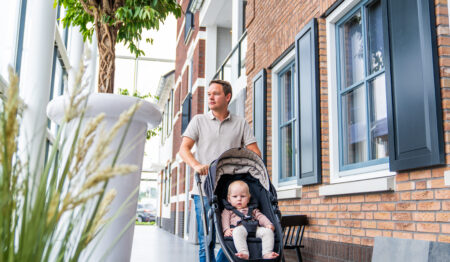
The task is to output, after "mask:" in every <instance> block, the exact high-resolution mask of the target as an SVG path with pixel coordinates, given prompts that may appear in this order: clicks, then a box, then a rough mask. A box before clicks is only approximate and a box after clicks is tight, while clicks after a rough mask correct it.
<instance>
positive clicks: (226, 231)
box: [223, 228, 233, 237]
mask: <svg viewBox="0 0 450 262" xmlns="http://www.w3.org/2000/svg"><path fill="white" fill-rule="evenodd" d="M223 234H224V235H225V236H226V237H231V236H233V229H232V228H229V229H227V230H225V233H223Z"/></svg>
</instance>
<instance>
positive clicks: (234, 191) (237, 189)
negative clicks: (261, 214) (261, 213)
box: [228, 185, 250, 209]
mask: <svg viewBox="0 0 450 262" xmlns="http://www.w3.org/2000/svg"><path fill="white" fill-rule="evenodd" d="M249 201H250V194H249V193H248V192H247V189H246V188H245V187H243V186H241V185H233V186H232V187H231V188H230V194H228V202H230V204H231V205H232V206H234V207H235V208H238V209H239V208H246V207H247V204H248V202H249Z"/></svg>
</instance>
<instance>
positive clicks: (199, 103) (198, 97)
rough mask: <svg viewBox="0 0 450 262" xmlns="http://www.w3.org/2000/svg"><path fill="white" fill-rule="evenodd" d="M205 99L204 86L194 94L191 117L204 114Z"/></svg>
mask: <svg viewBox="0 0 450 262" xmlns="http://www.w3.org/2000/svg"><path fill="white" fill-rule="evenodd" d="M204 98H205V88H204V87H203V86H199V87H197V89H196V90H195V92H194V93H193V94H192V110H191V117H194V116H195V115H197V114H202V113H203V103H204Z"/></svg>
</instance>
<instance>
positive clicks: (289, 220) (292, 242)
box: [281, 215, 308, 262]
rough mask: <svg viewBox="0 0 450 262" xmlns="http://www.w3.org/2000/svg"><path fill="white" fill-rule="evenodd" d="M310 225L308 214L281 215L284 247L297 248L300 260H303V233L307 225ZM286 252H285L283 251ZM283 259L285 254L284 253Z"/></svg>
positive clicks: (300, 261)
mask: <svg viewBox="0 0 450 262" xmlns="http://www.w3.org/2000/svg"><path fill="white" fill-rule="evenodd" d="M307 225H308V218H307V217H306V215H283V216H281V227H282V228H283V247H284V249H295V251H296V252H297V258H298V261H299V262H302V261H303V260H302V253H301V251H300V248H302V247H304V246H302V240H303V233H304V232H305V226H307ZM283 254H284V253H283ZM283 261H285V260H284V255H283Z"/></svg>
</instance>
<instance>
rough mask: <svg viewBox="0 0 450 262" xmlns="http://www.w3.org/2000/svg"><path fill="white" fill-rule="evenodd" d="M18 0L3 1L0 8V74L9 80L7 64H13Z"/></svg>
mask: <svg viewBox="0 0 450 262" xmlns="http://www.w3.org/2000/svg"><path fill="white" fill-rule="evenodd" d="M19 9H20V1H3V2H2V8H1V10H0V35H1V36H2V40H1V41H0V76H2V77H3V78H4V80H7V81H9V80H8V79H9V76H8V66H9V65H11V66H13V67H14V66H15V61H14V60H15V59H16V51H17V50H16V49H17V46H16V44H17V36H18V33H19V20H20V19H19Z"/></svg>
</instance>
